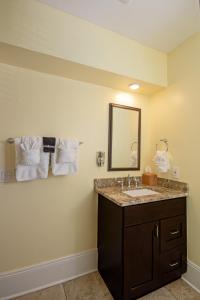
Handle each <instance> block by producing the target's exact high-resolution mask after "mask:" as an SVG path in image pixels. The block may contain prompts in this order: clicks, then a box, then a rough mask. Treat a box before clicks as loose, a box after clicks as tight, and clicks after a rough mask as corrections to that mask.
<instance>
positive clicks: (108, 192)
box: [95, 179, 188, 206]
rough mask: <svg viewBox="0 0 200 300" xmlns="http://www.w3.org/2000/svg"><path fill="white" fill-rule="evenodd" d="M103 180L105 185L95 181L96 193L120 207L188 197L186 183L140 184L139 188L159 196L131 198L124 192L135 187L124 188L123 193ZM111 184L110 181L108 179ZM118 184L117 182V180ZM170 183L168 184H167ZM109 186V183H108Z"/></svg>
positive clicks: (163, 181) (162, 181) (164, 181)
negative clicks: (151, 191)
mask: <svg viewBox="0 0 200 300" xmlns="http://www.w3.org/2000/svg"><path fill="white" fill-rule="evenodd" d="M105 180H106V179H103V184H102V180H101V179H96V180H95V191H96V192H97V193H98V194H100V195H102V196H104V197H106V198H107V199H109V200H110V201H112V202H114V203H116V204H117V205H119V206H129V205H137V204H144V203H149V202H156V201H162V200H168V199H174V198H181V197H186V196H188V186H187V184H186V183H182V182H177V181H172V180H171V181H169V180H168V181H166V180H165V179H163V180H158V185H157V186H145V185H142V184H140V186H139V188H146V189H150V190H153V191H155V192H158V193H159V194H154V195H150V196H134V197H132V196H129V195H126V194H124V193H123V192H124V191H128V190H131V189H132V190H133V189H135V187H134V186H131V188H130V189H128V188H127V186H125V187H124V189H123V191H122V189H121V187H120V186H117V185H116V184H113V185H110V186H109V185H106V184H105V182H106V181H105ZM108 180H109V182H110V179H108ZM115 182H116V180H115ZM167 183H168V184H167ZM108 184H109V183H108Z"/></svg>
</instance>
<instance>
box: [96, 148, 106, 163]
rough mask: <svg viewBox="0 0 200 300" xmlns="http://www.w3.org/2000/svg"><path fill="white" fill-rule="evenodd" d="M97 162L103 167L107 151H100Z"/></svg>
mask: <svg viewBox="0 0 200 300" xmlns="http://www.w3.org/2000/svg"><path fill="white" fill-rule="evenodd" d="M96 162H97V166H98V167H103V166H104V163H105V152H103V151H98V152H97V156H96Z"/></svg>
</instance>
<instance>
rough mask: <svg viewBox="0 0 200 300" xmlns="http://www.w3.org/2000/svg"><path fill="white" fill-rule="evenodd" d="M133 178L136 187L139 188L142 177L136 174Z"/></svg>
mask: <svg viewBox="0 0 200 300" xmlns="http://www.w3.org/2000/svg"><path fill="white" fill-rule="evenodd" d="M133 180H134V182H135V187H136V188H138V186H139V183H140V179H139V178H137V177H136V176H134V177H133Z"/></svg>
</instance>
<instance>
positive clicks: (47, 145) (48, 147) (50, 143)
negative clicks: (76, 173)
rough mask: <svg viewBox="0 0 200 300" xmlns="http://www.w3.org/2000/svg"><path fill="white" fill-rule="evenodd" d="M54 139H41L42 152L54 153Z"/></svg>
mask: <svg viewBox="0 0 200 300" xmlns="http://www.w3.org/2000/svg"><path fill="white" fill-rule="evenodd" d="M55 145H56V138H55V137H43V151H44V152H50V153H54V152H55Z"/></svg>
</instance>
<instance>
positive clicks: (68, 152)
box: [51, 139, 79, 176]
mask: <svg viewBox="0 0 200 300" xmlns="http://www.w3.org/2000/svg"><path fill="white" fill-rule="evenodd" d="M78 148H79V142H78V141H77V140H76V139H66V140H65V139H57V140H56V147H55V153H52V154H51V167H52V174H53V175H55V176H58V175H74V174H76V173H77V172H78Z"/></svg>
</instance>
